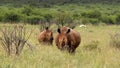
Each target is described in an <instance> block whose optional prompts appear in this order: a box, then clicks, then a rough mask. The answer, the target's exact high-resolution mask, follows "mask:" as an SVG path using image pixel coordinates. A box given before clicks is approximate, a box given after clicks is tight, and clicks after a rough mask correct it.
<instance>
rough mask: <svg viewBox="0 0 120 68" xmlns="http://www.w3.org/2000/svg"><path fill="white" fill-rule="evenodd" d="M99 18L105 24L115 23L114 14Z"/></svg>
mask: <svg viewBox="0 0 120 68" xmlns="http://www.w3.org/2000/svg"><path fill="white" fill-rule="evenodd" d="M99 19H100V20H101V21H102V22H104V23H106V24H115V23H116V18H115V17H114V16H101V18H99Z"/></svg>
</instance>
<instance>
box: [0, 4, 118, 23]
mask: <svg viewBox="0 0 120 68" xmlns="http://www.w3.org/2000/svg"><path fill="white" fill-rule="evenodd" d="M100 6H101V7H100ZM100 6H97V7H96V5H94V6H93V5H74V4H73V5H64V6H56V5H55V6H53V7H51V8H40V7H39V8H38V7H35V6H31V5H27V6H23V7H19V8H15V7H5V6H1V7H0V22H11V23H19V22H22V23H30V24H39V23H45V22H48V23H56V24H61V25H65V24H67V23H70V25H71V23H72V24H77V23H78V24H80V23H83V24H87V23H91V24H99V23H106V24H120V10H119V8H117V7H118V6H119V5H118V6H117V7H116V6H114V5H113V6H112V7H111V6H110V7H108V6H109V5H108V6H102V5H100ZM114 7H116V8H114Z"/></svg>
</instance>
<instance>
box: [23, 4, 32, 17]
mask: <svg viewBox="0 0 120 68" xmlns="http://www.w3.org/2000/svg"><path fill="white" fill-rule="evenodd" d="M32 10H33V9H32V8H31V7H30V6H24V7H23V9H22V11H21V13H22V14H25V15H27V16H30V15H31V13H32V12H33V11H32Z"/></svg>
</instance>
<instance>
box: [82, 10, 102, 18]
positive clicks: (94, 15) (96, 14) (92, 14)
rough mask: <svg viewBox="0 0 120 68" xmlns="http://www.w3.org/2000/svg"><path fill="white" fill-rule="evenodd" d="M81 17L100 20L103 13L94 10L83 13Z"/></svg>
mask: <svg viewBox="0 0 120 68" xmlns="http://www.w3.org/2000/svg"><path fill="white" fill-rule="evenodd" d="M81 16H83V17H87V18H99V17H100V16H101V12H99V11H97V10H93V11H89V12H83V13H81Z"/></svg>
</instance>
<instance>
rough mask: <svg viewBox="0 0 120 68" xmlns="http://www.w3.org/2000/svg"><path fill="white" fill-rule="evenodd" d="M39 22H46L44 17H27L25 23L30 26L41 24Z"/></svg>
mask: <svg viewBox="0 0 120 68" xmlns="http://www.w3.org/2000/svg"><path fill="white" fill-rule="evenodd" d="M39 21H44V17H40V16H27V18H26V20H25V22H27V23H29V24H39Z"/></svg>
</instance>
